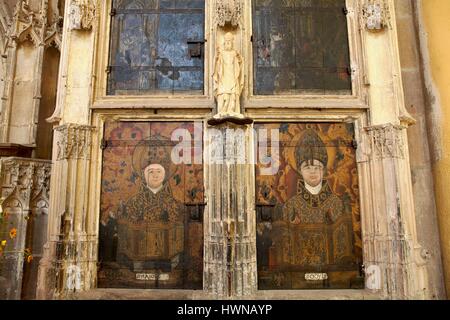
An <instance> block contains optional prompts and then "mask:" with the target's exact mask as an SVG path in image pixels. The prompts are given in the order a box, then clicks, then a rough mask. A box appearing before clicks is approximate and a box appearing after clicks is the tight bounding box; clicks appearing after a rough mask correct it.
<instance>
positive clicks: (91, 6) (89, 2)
mask: <svg viewBox="0 0 450 320" xmlns="http://www.w3.org/2000/svg"><path fill="white" fill-rule="evenodd" d="M95 16H96V4H95V0H72V1H71V3H70V6H69V21H68V24H69V30H91V29H92V27H93V25H94V21H95Z"/></svg>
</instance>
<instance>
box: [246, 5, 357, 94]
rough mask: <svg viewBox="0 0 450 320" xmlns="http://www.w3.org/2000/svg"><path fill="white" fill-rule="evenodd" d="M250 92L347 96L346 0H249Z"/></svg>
mask: <svg viewBox="0 0 450 320" xmlns="http://www.w3.org/2000/svg"><path fill="white" fill-rule="evenodd" d="M253 54H254V93H255V94H258V95H274V94H275V95H277V94H302V93H311V94H351V78H350V75H349V73H348V70H349V67H350V58H349V46H348V31H347V20H346V16H345V0H316V1H311V0H253Z"/></svg>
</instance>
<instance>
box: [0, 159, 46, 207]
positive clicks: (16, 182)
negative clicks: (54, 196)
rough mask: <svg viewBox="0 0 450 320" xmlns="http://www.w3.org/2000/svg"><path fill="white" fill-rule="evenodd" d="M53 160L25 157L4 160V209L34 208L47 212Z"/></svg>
mask: <svg viewBox="0 0 450 320" xmlns="http://www.w3.org/2000/svg"><path fill="white" fill-rule="evenodd" d="M50 172H51V162H50V161H43V160H31V159H23V158H7V159H4V160H2V167H1V183H2V185H1V188H2V189H1V192H2V193H1V197H2V199H3V202H2V206H3V209H10V210H14V211H17V210H20V211H22V210H33V209H34V208H35V207H39V208H40V209H41V210H40V213H46V212H47V210H46V209H47V208H48V194H49V187H50V183H49V182H50Z"/></svg>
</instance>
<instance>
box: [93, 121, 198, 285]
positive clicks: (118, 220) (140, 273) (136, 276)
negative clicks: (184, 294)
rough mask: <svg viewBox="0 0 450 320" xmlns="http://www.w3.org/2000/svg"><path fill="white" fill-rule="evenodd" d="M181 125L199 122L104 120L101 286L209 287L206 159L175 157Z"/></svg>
mask: <svg viewBox="0 0 450 320" xmlns="http://www.w3.org/2000/svg"><path fill="white" fill-rule="evenodd" d="M177 129H184V130H187V131H186V132H189V133H192V134H193V132H194V124H193V123H188V122H186V123H184V122H153V123H149V122H111V123H107V124H106V126H105V144H106V148H105V149H104V152H103V173H102V193H101V217H100V244H99V261H100V271H99V276H98V286H99V287H100V288H166V289H169V288H170V289H188V288H189V289H201V288H202V278H203V271H202V270H203V208H204V206H203V202H204V192H203V165H202V164H201V163H198V164H194V163H192V164H189V163H183V164H174V162H173V161H172V151H173V150H174V147H175V143H174V142H172V141H171V136H172V133H173V132H174V131H175V130H177ZM191 152H192V156H193V155H194V153H195V152H201V150H196V149H195V148H192V151H191ZM192 158H193V157H192ZM197 158H198V159H202V157H201V156H200V157H197Z"/></svg>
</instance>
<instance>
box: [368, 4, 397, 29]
mask: <svg viewBox="0 0 450 320" xmlns="http://www.w3.org/2000/svg"><path fill="white" fill-rule="evenodd" d="M362 24H363V26H364V28H365V29H367V30H368V31H370V32H379V31H383V30H384V29H386V28H387V27H389V25H390V11H389V6H388V4H387V3H386V1H385V0H365V3H364V5H363V8H362Z"/></svg>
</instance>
